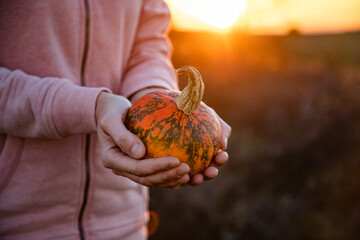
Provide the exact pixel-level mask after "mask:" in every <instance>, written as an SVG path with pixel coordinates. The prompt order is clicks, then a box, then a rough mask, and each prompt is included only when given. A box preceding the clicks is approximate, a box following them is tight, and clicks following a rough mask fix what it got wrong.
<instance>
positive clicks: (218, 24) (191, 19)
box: [166, 0, 247, 30]
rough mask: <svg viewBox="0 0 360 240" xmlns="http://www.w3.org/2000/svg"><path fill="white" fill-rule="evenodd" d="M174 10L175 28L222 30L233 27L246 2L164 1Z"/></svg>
mask: <svg viewBox="0 0 360 240" xmlns="http://www.w3.org/2000/svg"><path fill="white" fill-rule="evenodd" d="M166 1H167V2H168V3H169V5H170V7H171V8H172V9H173V10H174V11H173V14H174V16H173V17H174V18H175V19H179V21H175V23H176V25H177V27H180V28H181V26H184V25H202V26H203V28H204V29H206V28H210V29H213V30H216V29H218V30H223V29H227V28H230V27H231V26H233V25H234V24H235V23H236V22H237V20H238V19H239V17H240V16H241V15H242V14H243V13H244V11H245V10H246V7H247V2H246V0H221V1H220V0H196V1H194V0H181V1H180V0H166Z"/></svg>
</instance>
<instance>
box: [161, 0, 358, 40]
mask: <svg viewBox="0 0 360 240" xmlns="http://www.w3.org/2000/svg"><path fill="white" fill-rule="evenodd" d="M165 1H166V2H167V3H168V5H169V7H170V10H171V15H172V16H171V17H172V27H173V29H176V30H178V31H211V32H216V33H226V32H229V31H241V32H245V33H250V34H287V33H288V32H289V30H291V29H294V28H296V29H297V30H299V31H300V32H301V33H304V34H306V33H326V32H344V31H359V30H360V0H341V1H339V0H316V1H314V0H248V1H247V0H165ZM339 13H342V14H339Z"/></svg>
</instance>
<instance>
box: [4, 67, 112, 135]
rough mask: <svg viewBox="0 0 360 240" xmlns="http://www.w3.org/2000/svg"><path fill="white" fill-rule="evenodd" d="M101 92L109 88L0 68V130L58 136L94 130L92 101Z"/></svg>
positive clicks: (93, 101) (15, 133)
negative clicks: (92, 86)
mask: <svg viewBox="0 0 360 240" xmlns="http://www.w3.org/2000/svg"><path fill="white" fill-rule="evenodd" d="M101 91H109V90H107V89H105V88H88V87H80V86H77V85H75V84H73V83H72V82H71V81H70V80H67V79H61V78H52V77H48V78H39V77H36V76H31V75H28V74H26V73H24V72H22V71H20V70H14V71H11V70H9V69H7V68H3V67H0V133H5V134H10V135H13V136H18V137H26V138H62V137H66V136H69V135H73V134H81V133H91V132H95V131H96V123H95V104H96V99H97V96H98V94H99V93H100V92H101Z"/></svg>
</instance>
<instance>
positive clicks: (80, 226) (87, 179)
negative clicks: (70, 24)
mask: <svg viewBox="0 0 360 240" xmlns="http://www.w3.org/2000/svg"><path fill="white" fill-rule="evenodd" d="M83 1H84V7H85V41H84V50H83V56H82V61H81V79H80V80H81V85H82V86H85V64H86V60H87V55H88V51H89V25H90V12H89V2H88V0H83ZM89 146H90V134H87V135H86V137H85V185H84V193H83V194H84V195H83V200H82V203H81V206H80V211H79V218H78V229H79V235H80V239H81V240H84V239H85V236H84V228H83V215H84V210H85V207H86V203H87V199H88V192H89V183H90V166H89Z"/></svg>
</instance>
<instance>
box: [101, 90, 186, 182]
mask: <svg viewBox="0 0 360 240" xmlns="http://www.w3.org/2000/svg"><path fill="white" fill-rule="evenodd" d="M130 107H131V103H130V102H129V100H127V99H126V98H125V97H122V96H118V95H114V94H110V93H106V92H101V93H100V94H99V96H98V98H97V102H96V121H97V133H98V138H99V143H100V148H101V157H102V162H103V165H104V166H105V167H106V168H109V169H111V170H112V172H113V173H114V174H116V175H119V176H123V177H127V178H129V179H131V180H132V181H134V182H137V183H139V184H141V185H144V186H157V187H165V188H179V187H180V186H181V185H184V184H186V183H187V182H188V181H189V175H188V172H189V171H190V168H189V166H188V165H187V164H185V163H180V161H179V160H178V159H176V158H174V157H162V158H151V159H141V158H142V157H144V155H145V151H146V150H145V146H144V144H143V143H142V141H141V140H140V139H139V138H138V137H136V136H135V135H134V134H132V133H131V132H130V131H129V130H127V129H126V127H125V125H124V123H123V122H124V120H125V116H126V113H127V111H128V109H129V108H130ZM140 159H141V160H140Z"/></svg>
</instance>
